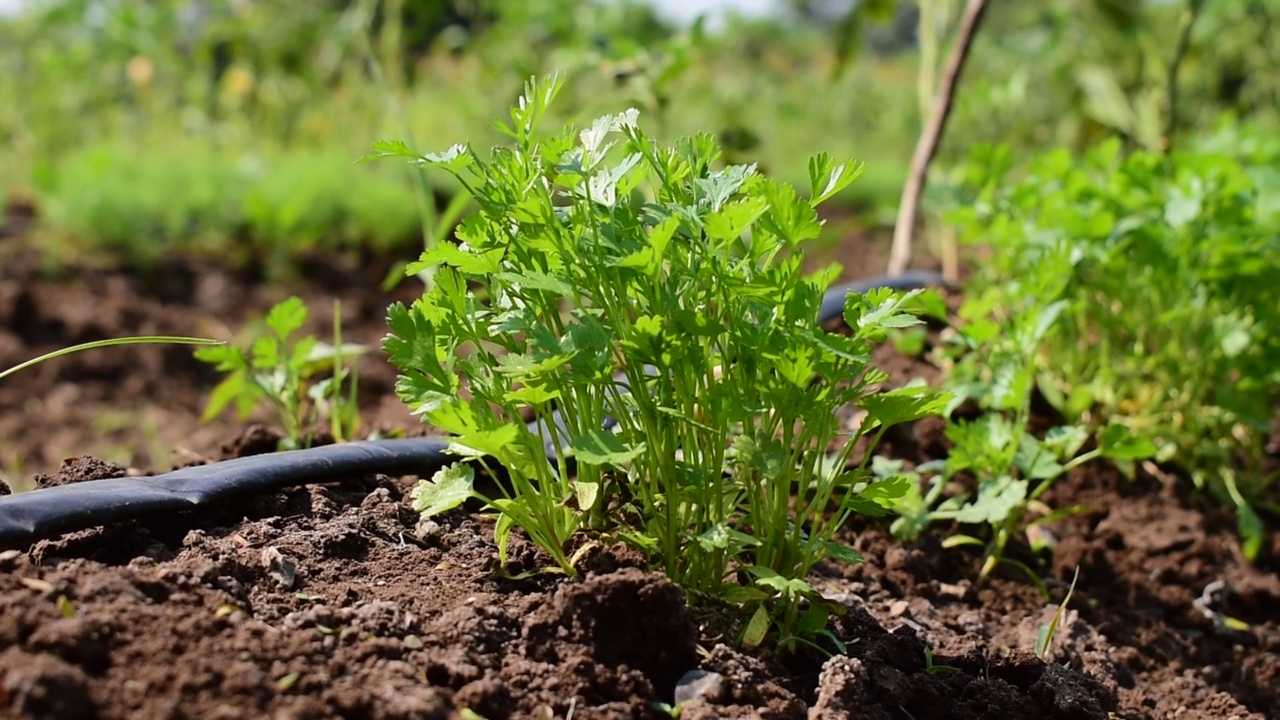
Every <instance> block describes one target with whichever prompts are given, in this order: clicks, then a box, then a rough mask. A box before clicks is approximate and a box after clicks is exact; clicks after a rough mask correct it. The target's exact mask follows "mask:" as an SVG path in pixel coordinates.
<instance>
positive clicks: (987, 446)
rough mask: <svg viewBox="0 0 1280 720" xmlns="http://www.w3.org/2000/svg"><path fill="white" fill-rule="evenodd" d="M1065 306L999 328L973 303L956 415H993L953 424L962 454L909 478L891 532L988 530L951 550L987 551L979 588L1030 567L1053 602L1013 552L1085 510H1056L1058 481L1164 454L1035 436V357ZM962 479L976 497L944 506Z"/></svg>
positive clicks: (1075, 429) (1127, 443) (1103, 434)
mask: <svg viewBox="0 0 1280 720" xmlns="http://www.w3.org/2000/svg"><path fill="white" fill-rule="evenodd" d="M1064 306H1065V303H1063V302H1057V303H1053V304H1050V305H1048V306H1047V307H1043V308H1040V309H1038V311H1035V312H1028V313H1023V314H1015V315H1010V316H1005V317H1003V318H1002V320H1001V321H999V322H997V321H996V320H992V319H990V316H991V313H992V310H991V308H989V307H988V306H986V305H984V304H983V301H982V299H981V298H979V299H977V300H975V301H972V302H969V303H967V304H966V307H965V308H964V309H963V311H962V313H963V314H964V315H965V316H967V317H969V322H968V324H966V325H964V326H963V327H961V328H959V332H958V333H957V335H956V337H955V338H954V339H953V341H952V342H953V351H954V352H955V353H956V354H958V355H959V356H960V359H959V361H958V363H956V364H955V365H954V366H953V368H952V370H951V373H950V375H949V383H950V384H951V385H952V387H953V389H954V391H955V398H954V400H953V401H952V407H951V408H949V413H950V411H952V410H954V409H955V407H957V406H958V405H959V404H960V403H962V402H964V401H966V400H969V399H973V400H976V401H978V404H979V406H980V407H981V408H982V410H983V411H984V414H983V415H982V416H981V417H979V418H977V419H976V420H959V421H952V422H951V423H949V424H948V426H947V429H946V437H947V439H948V440H950V441H951V442H952V443H953V444H954V447H953V448H952V450H951V452H950V454H949V456H948V457H947V459H946V461H945V462H940V463H930V464H928V465H926V466H922V467H921V468H917V470H916V472H915V474H914V476H913V477H911V478H909V479H910V480H912V482H910V483H909V485H910V487H911V488H912V489H911V490H910V491H909V492H908V493H907V494H906V495H905V496H904V497H903V498H902V499H900V500H899V501H898V504H897V507H896V510H897V512H898V514H899V516H900V517H899V518H898V519H897V520H896V521H895V522H894V524H893V526H892V530H893V532H894V534H895V535H897V536H898V537H902V538H909V537H915V536H916V535H918V534H919V533H920V532H921V531H922V530H923V529H924V528H925V526H927V525H928V524H929V523H930V522H933V521H936V520H953V521H956V522H959V523H961V524H966V525H987V526H989V527H990V528H991V536H990V537H989V538H988V539H987V540H982V539H979V538H978V537H975V536H973V535H967V534H957V535H953V536H951V537H949V538H947V539H946V540H945V541H944V542H943V546H944V547H955V546H959V545H974V546H978V547H982V548H984V550H983V554H984V561H983V565H982V569H981V570H980V571H979V575H978V580H979V582H981V581H984V580H985V579H986V578H987V576H988V575H990V573H991V571H992V570H994V569H995V568H996V566H997V565H998V564H1000V563H1002V562H1004V563H1007V564H1010V565H1013V566H1015V567H1018V568H1021V569H1022V570H1023V571H1024V572H1025V573H1026V574H1027V576H1028V577H1029V578H1030V579H1031V581H1032V582H1033V583H1035V585H1036V586H1037V588H1039V589H1040V591H1041V593H1042V594H1044V595H1045V596H1046V597H1047V596H1048V588H1046V587H1045V585H1044V583H1043V581H1042V580H1041V579H1040V576H1039V574H1038V573H1036V572H1035V571H1034V570H1033V569H1032V568H1031V567H1029V566H1027V565H1026V564H1024V563H1022V562H1019V561H1017V560H1014V559H1012V558H1008V557H1006V556H1005V548H1006V546H1007V545H1008V543H1009V541H1010V540H1011V539H1012V538H1013V537H1014V536H1015V535H1017V534H1018V533H1024V534H1027V536H1028V539H1029V540H1032V544H1033V546H1034V545H1035V542H1034V538H1033V533H1032V532H1031V531H1032V529H1033V528H1035V527H1036V526H1039V525H1043V524H1045V523H1050V522H1054V521H1057V520H1061V519H1062V518H1064V517H1067V516H1070V515H1072V514H1075V513H1078V512H1081V511H1082V510H1083V508H1080V507H1070V508H1063V509H1058V510H1054V509H1051V508H1049V507H1047V506H1046V505H1045V504H1044V503H1043V502H1042V501H1041V500H1040V498H1041V497H1042V496H1043V495H1044V493H1045V492H1046V491H1048V490H1049V488H1050V487H1052V486H1053V484H1054V482H1055V481H1057V480H1058V479H1059V478H1062V477H1063V476H1065V475H1066V474H1067V473H1068V472H1069V471H1071V470H1072V469H1073V468H1076V467H1079V466H1080V465H1083V464H1084V463H1087V462H1090V461H1092V460H1095V459H1098V458H1108V459H1111V460H1115V461H1120V462H1131V461H1133V460H1137V459H1141V458H1145V457H1150V456H1151V455H1152V454H1154V453H1155V450H1156V448H1155V445H1154V444H1153V443H1152V442H1151V441H1150V440H1148V439H1146V438H1139V437H1135V436H1134V435H1133V434H1132V433H1131V432H1130V431H1129V429H1128V428H1126V427H1125V426H1123V425H1119V424H1112V425H1108V426H1106V427H1104V428H1102V429H1101V430H1100V431H1099V432H1097V436H1096V447H1094V448H1093V449H1091V450H1087V451H1085V450H1083V448H1084V446H1085V444H1086V442H1087V441H1088V440H1089V439H1090V437H1091V435H1092V433H1091V431H1090V430H1089V429H1088V428H1086V427H1084V426H1081V425H1064V426H1060V427H1055V428H1052V429H1050V430H1048V431H1047V432H1046V433H1045V434H1044V436H1043V437H1037V436H1036V435H1034V434H1032V432H1031V429H1030V423H1031V400H1032V393H1033V391H1034V389H1035V377H1036V375H1035V368H1036V365H1035V358H1036V356H1037V354H1038V353H1039V352H1040V348H1041V346H1042V344H1043V343H1044V339H1045V336H1046V334H1047V333H1048V332H1049V331H1050V329H1051V328H1052V327H1053V325H1054V323H1055V322H1057V320H1058V317H1059V314H1060V313H1061V312H1062V310H1063V308H1064ZM897 470H898V468H897V467H896V466H894V465H891V464H887V463H886V464H885V465H884V466H883V469H882V470H881V476H884V477H890V476H892V474H893V473H894V472H895V471H897ZM962 473H963V474H966V475H969V476H972V477H973V478H974V479H976V481H977V489H976V491H975V492H972V493H965V494H961V495H958V496H954V497H949V498H945V499H944V498H943V497H942V493H943V488H944V486H945V485H946V483H948V482H949V481H951V480H952V479H954V478H956V477H957V476H958V475H961V474H962ZM922 476H927V477H928V478H929V483H930V485H929V489H928V490H927V491H924V492H922V491H921V489H920V488H921V479H922ZM1033 515H1034V516H1035V517H1034V519H1033Z"/></svg>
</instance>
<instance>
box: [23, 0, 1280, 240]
mask: <svg viewBox="0 0 1280 720" xmlns="http://www.w3.org/2000/svg"><path fill="white" fill-rule="evenodd" d="M1193 1H1194V0H1193ZM778 4H779V7H780V8H784V9H787V10H789V13H787V14H784V15H783V16H781V18H780V19H741V18H739V19H730V20H728V21H725V22H722V23H719V24H717V25H703V24H697V25H694V26H693V27H687V28H682V27H673V26H671V25H670V24H669V23H667V22H665V21H664V20H663V19H661V18H660V17H659V16H658V15H657V14H655V12H654V10H653V9H652V8H651V7H649V6H648V5H645V4H643V3H641V2H638V1H637V0H598V1H595V2H590V1H584V2H563V0H524V1H522V2H507V1H505V0H316V1H315V2H293V1H292V0H229V1H227V2H213V1H212V0H151V1H144V0H43V2H41V1H39V0H37V1H36V2H32V3H30V4H29V7H28V8H27V9H26V10H25V11H23V12H22V13H21V14H18V15H15V16H12V17H8V18H0V192H3V191H12V190H21V191H28V192H34V193H35V195H36V196H37V198H38V200H39V204H40V208H41V215H42V216H43V218H44V219H45V221H46V222H45V223H44V226H43V229H44V231H45V232H47V233H50V234H53V235H57V236H58V237H59V238H60V239H62V240H66V241H69V242H72V243H75V244H77V245H79V246H88V247H92V248H100V249H105V250H107V251H109V252H110V253H113V254H116V253H118V254H120V255H121V256H122V257H123V258H124V259H125V260H127V261H129V262H136V263H143V264H145V263H149V262H153V261H154V260H155V259H157V258H159V257H160V256H162V255H163V254H164V253H166V252H168V251H169V250H171V249H175V248H176V249H184V250H195V251H210V252H218V253H219V256H220V257H227V256H232V257H237V258H240V259H241V260H242V261H245V262H248V261H252V260H254V259H255V258H263V257H268V258H272V259H273V260H274V261H277V262H281V263H284V262H287V261H288V259H289V257H290V255H291V254H292V253H293V252H294V251H295V250H297V249H300V248H304V247H308V246H313V245H320V246H326V247H348V246H351V245H354V244H367V245H371V246H372V247H375V248H380V249H399V248H404V249H406V250H408V249H410V248H412V247H413V246H414V245H416V244H419V243H421V242H422V237H423V234H424V233H426V234H429V235H432V236H437V235H440V234H441V233H440V232H439V231H438V230H437V229H436V228H435V227H434V224H435V222H436V215H435V212H434V211H435V210H436V204H437V203H444V202H446V201H447V199H448V195H450V194H451V193H452V192H453V191H454V190H455V189H456V186H454V185H451V184H450V182H451V181H450V180H449V179H447V178H443V177H442V178H435V177H423V176H415V175H413V174H411V173H410V172H409V171H406V170H403V169H400V168H389V167H386V166H359V167H354V166H352V164H351V161H353V160H354V159H355V158H357V157H359V156H360V155H361V154H362V153H363V151H364V150H365V149H366V148H367V144H368V141H369V139H370V138H376V137H385V136H398V137H406V138H407V139H409V140H411V141H413V142H415V143H416V144H417V145H420V146H423V147H428V148H444V147H448V146H449V145H451V144H453V143H455V142H460V141H462V140H464V139H470V140H472V141H475V142H477V143H484V142H489V141H491V140H496V139H497V138H496V137H492V136H491V137H488V138H486V137H485V136H484V135H483V133H484V132H486V130H484V129H485V128H487V127H488V123H489V118H492V117H494V116H495V114H497V113H500V112H501V111H502V109H503V108H504V107H506V105H507V104H508V103H509V102H510V101H511V99H512V98H514V97H515V96H516V94H517V93H518V91H519V87H520V84H521V83H522V82H523V81H524V80H525V79H527V78H528V77H529V76H531V75H537V74H545V73H548V72H551V71H559V72H561V73H562V74H563V76H564V77H565V78H566V91H565V93H564V94H563V95H562V96H561V102H560V104H559V107H558V110H557V112H558V113H559V115H558V116H557V117H555V118H553V119H552V120H553V122H569V121H575V120H577V121H582V120H584V119H587V118H590V117H595V116H597V115H600V114H603V113H607V112H617V111H618V110H620V109H622V108H624V107H627V106H635V107H638V108H640V109H641V111H642V112H643V113H644V114H645V116H646V118H647V122H648V123H649V127H651V128H653V132H654V134H655V135H656V136H657V137H658V139H659V140H660V141H669V140H671V139H674V138H675V137H679V136H682V135H690V134H693V133H695V132H701V131H711V132H713V133H715V134H716V135H717V139H718V141H719V142H720V144H721V145H722V146H724V147H725V149H726V160H727V161H729V162H759V163H760V164H761V165H762V166H763V167H764V168H765V169H766V170H767V171H770V172H774V173H775V174H778V173H782V174H781V175H779V178H780V179H781V180H783V181H785V182H789V183H792V184H803V181H804V180H805V178H803V177H798V176H796V177H792V176H788V175H787V174H786V173H787V172H794V170H792V169H793V168H795V167H799V166H800V165H801V164H797V163H795V162H793V160H794V158H797V157H805V156H809V155H812V154H814V153H816V152H819V151H827V152H831V153H833V154H835V155H838V156H854V157H857V158H859V159H861V160H864V161H866V163H867V172H866V174H865V175H864V177H863V180H862V181H861V182H859V183H857V185H856V186H855V187H854V188H852V189H851V190H850V191H848V192H847V193H846V194H843V195H842V196H840V197H838V198H836V199H835V200H834V201H833V203H835V204H841V203H842V204H845V205H853V206H854V207H855V208H856V209H857V210H860V211H861V212H860V213H859V217H860V218H861V220H860V222H861V223H862V224H863V225H875V224H883V223H885V222H887V221H888V220H889V219H891V218H892V217H893V211H894V207H893V205H894V204H895V203H896V200H897V195H898V192H899V189H900V187H901V184H902V181H903V179H904V177H905V171H906V166H907V160H908V158H909V157H910V154H911V148H912V145H913V144H914V142H915V137H916V134H917V132H918V128H919V126H920V117H921V116H922V110H923V109H924V108H926V107H927V106H928V104H929V97H930V92H931V90H932V87H933V84H934V83H935V82H936V77H937V73H938V67H937V65H938V64H939V63H940V57H942V56H943V55H945V52H943V51H944V50H945V46H946V43H947V42H948V41H949V38H950V37H951V34H952V33H953V31H954V28H955V25H956V23H957V21H958V17H959V14H960V10H961V8H962V7H963V4H964V2H963V0H918V1H917V2H907V1H906V0H875V2H863V3H852V2H839V1H824V2H817V1H816V0H778ZM1186 7H1187V4H1186V2H1185V1H1184V0H1125V2H1118V1H1117V0H1088V1H1085V2H1075V1H1074V0H1043V1H1042V2H1037V3H993V4H992V7H991V8H990V10H989V11H988V17H987V19H986V25H985V26H984V27H983V28H982V29H981V30H980V32H979V38H978V41H977V44H976V47H975V57H974V58H973V59H972V61H971V62H970V64H969V66H968V69H967V70H966V77H965V78H964V80H963V81H962V85H961V91H960V97H959V100H958V105H957V108H956V111H955V113H954V115H953V119H952V124H951V126H950V128H949V130H948V137H947V138H946V140H945V141H944V143H943V148H942V154H941V155H940V157H939V160H940V163H941V164H942V166H943V167H944V168H945V167H946V166H947V165H949V164H954V163H956V162H958V161H960V160H962V159H963V158H964V156H965V155H966V153H967V148H968V147H970V146H971V145H973V144H974V143H977V142H987V141H997V140H998V141H1001V142H1005V143H1009V144H1010V145H1011V147H1012V148H1013V149H1014V151H1015V153H1017V154H1019V155H1021V154H1023V153H1025V152H1029V151H1034V150H1042V149H1046V148H1048V147H1050V146H1057V145H1064V146H1067V147H1070V148H1074V149H1082V148H1085V147H1088V146H1090V145H1092V144H1094V143H1095V142H1097V141H1099V140H1101V139H1104V138H1106V137H1111V136H1113V135H1117V134H1118V135H1120V136H1121V137H1123V138H1124V139H1125V140H1126V142H1127V144H1128V145H1129V146H1131V147H1153V146H1155V145H1158V144H1160V143H1162V142H1163V141H1164V138H1163V134H1162V128H1163V127H1164V124H1163V121H1162V118H1164V117H1165V115H1164V113H1165V112H1166V110H1167V108H1166V107H1165V105H1166V104H1167V97H1166V95H1167V90H1168V88H1167V85H1168V83H1167V81H1168V79H1169V76H1168V71H1169V64H1170V60H1171V57H1170V56H1171V54H1172V48H1173V46H1174V45H1175V44H1176V42H1175V41H1176V39H1177V37H1178V30H1179V28H1180V27H1181V25H1180V23H1181V16H1182V13H1183V11H1184V9H1185V8H1186ZM1277 19H1280V0H1240V1H1239V2H1216V3H1208V2H1205V3H1204V5H1203V8H1202V10H1201V12H1200V13H1199V15H1198V16H1197V21H1196V23H1195V24H1194V26H1193V32H1192V33H1191V34H1190V35H1189V43H1188V50H1187V52H1186V53H1185V57H1184V61H1183V63H1182V72H1181V74H1180V76H1179V87H1180V97H1181V99H1180V102H1179V103H1178V105H1177V108H1176V112H1177V115H1178V125H1177V127H1178V128H1180V129H1182V130H1183V131H1184V132H1185V133H1186V134H1187V135H1188V136H1191V135H1194V134H1195V133H1196V132H1198V131H1199V130H1201V129H1204V128H1212V127H1217V122H1218V118H1219V116H1220V115H1222V113H1224V112H1231V113H1232V114H1234V115H1236V116H1240V117H1244V118H1249V119H1252V120H1254V121H1255V122H1256V123H1259V124H1263V123H1274V121H1275V117H1274V116H1275V108H1276V107H1277V99H1278V97H1280V47H1277V45H1276V43H1271V42H1266V39H1267V38H1268V37H1270V34H1274V27H1275V21H1276V20H1277ZM920 50H923V51H924V52H920ZM943 190H945V186H943ZM927 199H928V198H927ZM926 209H928V208H926ZM229 242H230V243H231V245H232V246H233V247H235V248H242V249H244V252H240V253H230V254H229V253H227V252H226V251H225V249H226V247H225V246H226V245H227V243H229Z"/></svg>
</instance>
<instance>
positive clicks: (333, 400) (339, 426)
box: [196, 297, 365, 449]
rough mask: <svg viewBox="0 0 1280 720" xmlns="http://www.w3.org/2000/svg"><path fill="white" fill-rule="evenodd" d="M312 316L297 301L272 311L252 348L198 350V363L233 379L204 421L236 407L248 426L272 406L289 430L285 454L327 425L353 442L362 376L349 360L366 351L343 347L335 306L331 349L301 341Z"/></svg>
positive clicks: (213, 399) (217, 393)
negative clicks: (260, 411)
mask: <svg viewBox="0 0 1280 720" xmlns="http://www.w3.org/2000/svg"><path fill="white" fill-rule="evenodd" d="M307 315H308V312H307V307H306V305H304V304H303V303H302V300H300V299H299V298H296V297H291V298H288V299H287V300H284V301H283V302H281V303H279V304H277V305H276V306H275V307H273V308H271V310H270V311H269V312H268V313H267V316H266V318H265V319H264V322H263V324H264V325H265V332H264V333H263V334H262V335H260V336H259V337H258V338H257V339H255V340H254V341H253V342H252V344H251V345H250V346H249V347H248V348H241V347H237V346H235V345H219V346H217V347H207V348H200V349H199V350H197V351H196V358H198V359H200V360H202V361H204V362H208V363H212V364H213V365H215V366H216V367H217V369H218V371H219V372H223V373H226V377H225V378H223V380H222V382H220V383H218V385H217V387H215V388H214V389H213V393H212V394H211V395H210V396H209V402H208V405H207V406H206V407H205V412H204V416H203V418H202V420H203V421H204V422H208V421H210V420H212V419H213V418H215V417H217V416H218V415H219V414H221V413H222V412H223V411H224V410H226V409H227V408H228V407H230V406H232V405H234V406H235V409H236V412H237V414H238V415H239V417H240V418H241V419H242V420H245V419H248V417H249V416H250V415H252V413H253V411H254V410H255V409H256V408H257V407H258V406H259V405H261V404H262V403H263V402H266V403H269V404H270V405H271V407H272V408H273V409H274V410H275V412H276V416H277V417H278V418H279V420H280V424H281V426H282V428H283V430H284V438H283V439H282V440H281V448H282V449H296V448H300V447H307V446H309V445H310V444H311V441H312V438H313V433H314V431H315V428H316V426H317V425H318V424H319V423H320V422H322V421H324V420H327V421H328V424H329V431H330V433H331V434H332V435H333V439H334V441H335V442H343V441H346V440H351V439H354V436H355V433H356V431H357V430H358V428H359V422H360V417H359V409H358V407H357V405H356V388H357V384H358V376H357V374H356V369H355V365H354V364H351V365H348V364H347V362H348V361H349V360H350V359H352V358H355V357H357V356H359V355H360V354H362V353H363V352H365V348H364V347H363V346H361V345H353V344H344V343H343V342H342V326H341V322H340V316H339V313H338V309H337V307H336V306H335V308H334V320H333V334H334V343H333V344H332V345H330V344H327V343H322V342H320V341H319V340H317V339H316V338H314V337H311V336H302V337H295V336H294V334H295V333H297V332H298V331H299V330H301V329H302V326H303V325H304V324H305V323H306V321H307ZM317 378H318V379H317Z"/></svg>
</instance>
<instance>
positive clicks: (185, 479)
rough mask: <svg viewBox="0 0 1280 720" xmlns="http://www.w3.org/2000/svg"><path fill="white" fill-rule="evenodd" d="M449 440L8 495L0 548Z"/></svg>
mask: <svg viewBox="0 0 1280 720" xmlns="http://www.w3.org/2000/svg"><path fill="white" fill-rule="evenodd" d="M942 285H946V283H945V281H944V280H943V278H942V277H941V276H940V275H938V274H937V273H932V272H923V271H913V272H908V273H904V274H902V275H898V276H896V277H888V276H878V277H874V278H867V279H865V280H859V281H855V282H851V283H845V284H842V285H839V286H836V287H834V288H832V289H831V290H829V291H828V292H827V294H826V296H825V297H824V298H823V303H822V309H821V311H820V312H819V314H818V318H817V319H818V322H819V324H825V323H826V322H829V321H831V320H834V319H835V318H837V317H839V316H840V314H841V311H842V309H843V307H844V302H845V296H846V295H847V294H848V293H850V292H857V293H864V292H867V291H869V290H872V289H875V288H880V287H888V288H893V289H898V290H905V289H910V288H917V287H928V286H942ZM530 429H532V430H534V431H535V432H544V431H543V430H541V429H539V428H537V427H534V426H531V427H530ZM544 438H545V435H544ZM548 444H549V443H548ZM448 446H449V440H448V439H442V438H409V439H396V440H365V441H358V442H349V443H342V444H338V445H326V446H324V447H316V448H308V449H305V450H288V451H284V452H277V453H268V454H265V455H254V456H251V457H244V458H237V459H234V460H225V461H223V462H217V463H211V464H209V465H200V466H195V467H189V468H183V469H181V470H175V471H173V472H170V473H165V474H163V475H156V476H153V477H125V478H109V479H105V480H90V481H86V482H80V483H71V484H68V485H60V486H58V487H51V488H43V489H39V490H31V491H29V492H24V493H17V494H14V495H7V496H4V497H0V548H20V547H24V546H27V545H30V544H31V543H33V542H35V541H36V540H40V539H43V538H48V537H53V536H56V535H60V534H63V533H68V532H74V531H77V530H84V529H88V528H93V527H99V526H103V525H109V524H112V523H116V522H120V521H124V520H137V519H140V518H144V517H146V516H149V515H154V514H159V513H170V512H180V511H186V510H192V509H197V508H200V507H203V506H207V505H209V504H212V503H214V502H217V501H221V500H226V499H227V498H230V497H233V496H237V495H247V494H251V493H260V492H264V491H268V490H279V489H282V488H288V487H296V486H299V485H308V484H312V483H323V482H334V481H338V480H343V479H349V478H351V477H360V476H365V475H373V474H383V475H424V474H430V473H432V472H434V471H435V470H437V469H439V468H441V467H443V466H445V465H447V464H448V463H450V462H452V461H454V460H455V459H456V456H454V455H451V454H450V453H448Z"/></svg>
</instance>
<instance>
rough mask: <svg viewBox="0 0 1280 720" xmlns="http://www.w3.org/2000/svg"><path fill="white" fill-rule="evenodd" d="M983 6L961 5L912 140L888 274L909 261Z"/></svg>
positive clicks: (982, 0)
mask: <svg viewBox="0 0 1280 720" xmlns="http://www.w3.org/2000/svg"><path fill="white" fill-rule="evenodd" d="M986 9H987V3H986V0H969V3H968V4H967V5H966V6H965V9H964V16H963V17H962V18H961V19H960V29H959V30H958V31H957V36H956V41H955V44H954V45H952V47H951V55H950V56H949V57H948V58H947V66H946V68H945V69H944V71H943V74H942V81H941V82H940V83H939V84H938V93H937V97H936V98H935V99H934V102H933V107H932V108H931V112H930V113H929V119H928V122H926V123H925V127H924V131H923V132H922V133H921V134H920V141H919V142H918V143H916V151H915V154H914V155H913V156H912V157H911V173H910V175H908V176H907V182H906V184H905V185H904V186H903V188H902V201H901V202H900V203H899V204H898V220H897V222H896V223H894V226H893V247H892V248H891V250H890V251H889V274H890V275H901V274H902V273H903V272H904V271H906V269H907V264H908V263H910V262H911V239H912V237H913V236H914V235H915V231H916V214H917V213H916V211H917V208H918V207H919V205H920V195H921V194H922V193H923V192H924V185H925V178H926V176H927V175H928V173H929V163H931V162H932V161H933V156H934V155H935V154H936V153H937V151H938V144H939V141H940V140H941V139H942V131H943V130H944V129H945V128H946V125H947V118H948V117H949V116H950V115H951V103H952V100H953V99H954V98H955V93H956V86H957V84H958V83H959V80H960V73H961V71H962V70H964V63H965V60H967V59H968V57H969V47H970V46H971V45H972V44H973V38H974V36H975V35H976V34H977V32H978V25H979V24H980V23H981V21H982V15H983V13H984V12H985V11H986Z"/></svg>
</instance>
